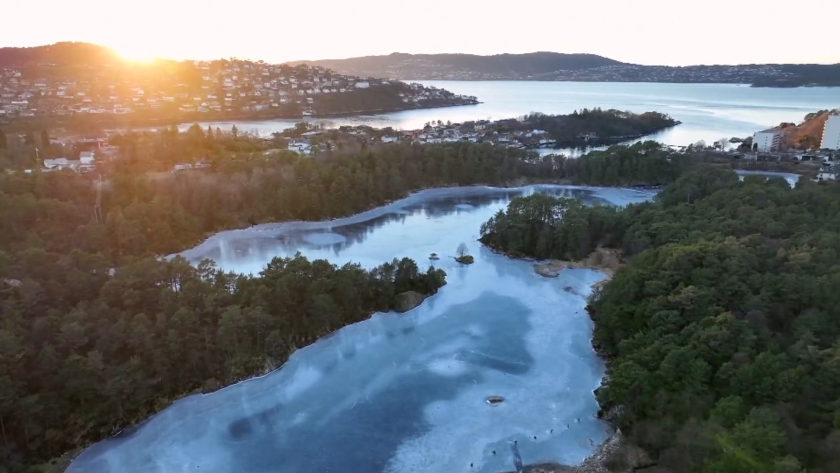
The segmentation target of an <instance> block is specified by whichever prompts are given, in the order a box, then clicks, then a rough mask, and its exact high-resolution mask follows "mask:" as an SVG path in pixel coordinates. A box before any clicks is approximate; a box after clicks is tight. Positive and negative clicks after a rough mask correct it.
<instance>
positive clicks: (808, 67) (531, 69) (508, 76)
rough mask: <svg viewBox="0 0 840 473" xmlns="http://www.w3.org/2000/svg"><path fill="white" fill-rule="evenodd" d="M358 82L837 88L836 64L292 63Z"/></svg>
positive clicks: (567, 60)
mask: <svg viewBox="0 0 840 473" xmlns="http://www.w3.org/2000/svg"><path fill="white" fill-rule="evenodd" d="M290 64H309V65H313V66H322V67H327V68H329V69H334V70H336V71H338V72H341V73H344V74H353V75H358V76H362V77H381V78H389V79H413V80H544V81H579V82H667V83H699V84H713V83H721V84H750V85H752V86H754V87H802V86H826V87H837V86H840V64H833V65H829V64H742V65H696V66H685V67H672V66H643V65H639V64H629V63H623V62H619V61H616V60H613V59H609V58H605V57H602V56H597V55H594V54H561V53H552V52H536V53H528V54H498V55H494V56H477V55H473V54H402V53H393V54H390V55H387V56H366V57H357V58H350V59H330V60H320V61H296V62H292V63H290Z"/></svg>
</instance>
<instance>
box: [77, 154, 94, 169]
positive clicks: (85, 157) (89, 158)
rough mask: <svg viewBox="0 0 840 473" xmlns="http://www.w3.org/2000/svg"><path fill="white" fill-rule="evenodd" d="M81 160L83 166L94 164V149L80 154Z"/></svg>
mask: <svg viewBox="0 0 840 473" xmlns="http://www.w3.org/2000/svg"><path fill="white" fill-rule="evenodd" d="M79 161H80V162H81V163H82V165H83V166H91V165H93V151H82V153H81V154H80V155H79Z"/></svg>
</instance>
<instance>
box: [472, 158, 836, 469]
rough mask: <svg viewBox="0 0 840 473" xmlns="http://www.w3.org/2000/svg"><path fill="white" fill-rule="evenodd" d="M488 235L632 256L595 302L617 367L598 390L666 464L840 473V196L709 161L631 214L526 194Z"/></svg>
mask: <svg viewBox="0 0 840 473" xmlns="http://www.w3.org/2000/svg"><path fill="white" fill-rule="evenodd" d="M482 241H485V242H486V243H487V244H489V245H492V246H495V247H498V248H500V249H504V250H506V251H508V252H510V253H513V254H517V255H530V256H536V257H540V258H544V257H557V258H568V259H576V258H580V257H582V256H584V255H586V254H588V253H589V252H590V251H592V250H593V249H595V248H597V247H599V246H605V247H613V248H618V249H621V250H622V251H623V254H624V257H625V259H626V261H625V263H626V265H625V266H624V267H623V268H621V269H619V270H618V272H617V273H616V274H615V276H614V277H613V278H612V279H611V280H610V281H609V282H608V283H607V284H605V285H604V286H603V287H602V288H601V289H599V290H596V291H595V293H594V294H593V296H592V298H591V301H590V306H589V310H590V314H591V316H592V318H593V321H594V324H595V332H594V338H593V344H594V345H595V346H596V348H597V349H598V350H599V352H600V353H602V354H603V355H604V356H606V357H607V359H608V360H609V367H608V371H607V377H606V378H605V383H604V385H603V386H602V387H601V388H599V389H598V390H597V397H598V400H599V402H600V404H601V407H602V413H603V414H604V416H605V418H608V419H610V420H611V421H612V422H613V423H614V424H616V425H617V426H618V427H620V428H621V429H622V431H623V432H624V434H625V435H626V436H627V437H628V438H629V439H630V440H632V441H633V442H634V443H636V444H638V445H640V446H642V447H644V448H645V449H646V450H648V451H649V452H650V453H652V454H653V455H654V456H655V457H656V458H658V463H659V465H660V467H664V468H668V471H674V472H680V473H694V472H696V473H720V472H727V473H802V472H805V471H808V472H811V473H829V472H836V471H840V319H838V317H837V316H836V310H837V309H836V308H837V307H838V304H840V295H838V291H837V287H838V286H839V285H840V257H839V256H838V255H840V187H838V186H835V185H824V184H816V183H813V182H810V181H807V180H802V181H800V183H799V184H798V185H797V186H796V188H795V189H791V188H790V186H789V185H788V184H787V182H786V181H785V180H783V179H776V178H772V179H766V178H765V177H762V176H751V177H747V178H746V179H745V180H744V182H739V180H738V177H737V176H736V175H735V174H734V173H732V172H730V171H726V170H724V169H720V168H714V167H707V166H700V167H696V168H694V169H691V170H689V171H688V172H686V173H685V174H683V175H682V176H681V177H679V178H678V179H677V180H676V181H675V182H673V183H672V184H670V185H669V186H667V187H666V188H665V189H664V190H663V191H662V192H661V193H659V194H658V196H657V197H656V199H655V201H653V202H649V203H644V204H638V205H630V206H627V207H626V208H622V209H613V208H606V207H599V206H595V207H585V206H582V205H580V204H579V203H577V202H573V201H566V200H563V199H555V198H552V197H547V196H532V197H529V198H525V199H516V200H514V201H513V202H511V204H510V206H509V208H508V209H507V211H506V212H500V213H498V214H497V215H495V216H494V217H493V218H492V219H491V220H490V221H488V222H487V223H485V224H484V225H483V226H482Z"/></svg>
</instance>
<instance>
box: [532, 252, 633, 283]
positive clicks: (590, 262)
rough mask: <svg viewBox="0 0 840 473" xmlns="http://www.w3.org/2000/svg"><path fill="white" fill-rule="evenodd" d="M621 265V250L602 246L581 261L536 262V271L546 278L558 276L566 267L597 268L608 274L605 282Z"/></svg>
mask: <svg viewBox="0 0 840 473" xmlns="http://www.w3.org/2000/svg"><path fill="white" fill-rule="evenodd" d="M620 267H621V252H620V251H618V250H615V249H612V248H603V247H600V248H597V249H596V250H595V251H593V252H592V253H590V254H589V256H587V257H586V258H584V259H582V260H580V261H564V260H551V261H549V262H547V263H538V264H535V265H534V271H535V272H536V273H537V274H539V275H540V276H543V277H546V278H556V277H557V276H558V275H559V274H560V271H562V270H564V269H566V268H588V269H597V270H599V271H601V272H603V273H604V274H606V275H607V278H606V279H605V280H604V281H603V282H605V281H607V280H609V278H610V277H611V276H612V275H613V274H614V273H615V271H616V270H617V269H618V268H620ZM603 282H598V283H596V284H597V285H598V286H597V287H600V286H601V285H602V284H603ZM593 289H595V285H593Z"/></svg>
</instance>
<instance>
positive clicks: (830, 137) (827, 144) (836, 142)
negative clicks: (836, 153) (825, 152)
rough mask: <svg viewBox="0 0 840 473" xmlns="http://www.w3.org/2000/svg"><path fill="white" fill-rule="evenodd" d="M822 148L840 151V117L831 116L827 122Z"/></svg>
mask: <svg viewBox="0 0 840 473" xmlns="http://www.w3.org/2000/svg"><path fill="white" fill-rule="evenodd" d="M820 148H822V149H832V150H840V115H831V116H830V117H828V120H826V121H825V129H823V138H822V144H821V145H820Z"/></svg>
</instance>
